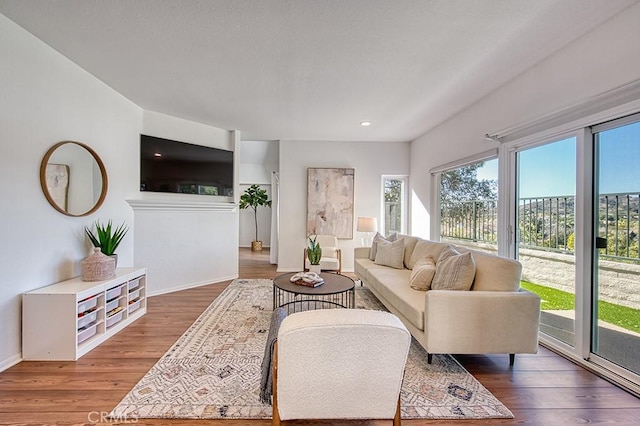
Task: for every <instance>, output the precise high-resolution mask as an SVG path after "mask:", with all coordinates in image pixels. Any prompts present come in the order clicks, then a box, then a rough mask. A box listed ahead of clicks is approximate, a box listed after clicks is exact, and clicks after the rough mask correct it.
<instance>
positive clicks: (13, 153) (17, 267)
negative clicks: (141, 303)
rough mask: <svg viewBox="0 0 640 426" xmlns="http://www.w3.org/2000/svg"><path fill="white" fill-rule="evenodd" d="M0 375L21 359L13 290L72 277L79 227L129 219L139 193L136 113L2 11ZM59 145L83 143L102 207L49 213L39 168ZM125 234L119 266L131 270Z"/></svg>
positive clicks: (85, 246) (82, 252)
mask: <svg viewBox="0 0 640 426" xmlns="http://www.w3.org/2000/svg"><path fill="white" fill-rule="evenodd" d="M0 57H1V58H2V60H1V61H0V99H2V100H1V101H0V193H1V194H2V202H1V204H0V212H1V218H2V220H1V221H0V235H2V244H1V245H0V270H1V271H2V278H1V280H0V371H1V370H2V369H4V368H6V367H8V366H9V365H11V364H12V363H14V362H17V361H19V360H20V353H21V337H20V336H21V317H20V315H21V309H20V306H21V294H22V293H24V292H27V291H30V290H33V289H36V288H39V287H42V286H45V285H48V284H52V283H55V282H58V281H61V280H64V279H68V278H71V277H74V276H78V275H80V261H81V260H82V259H83V258H85V257H86V256H87V255H88V254H89V248H90V246H89V243H88V241H87V240H86V237H85V235H84V227H85V226H89V225H91V224H92V223H93V222H94V221H95V220H96V219H100V220H102V221H106V220H108V219H113V221H114V222H115V223H121V222H126V223H128V224H132V223H133V212H132V210H131V208H130V207H129V206H128V205H127V203H126V202H125V199H127V198H130V197H131V196H133V195H134V194H135V193H136V191H137V189H138V188H137V187H138V184H137V175H136V170H137V167H138V142H137V141H138V138H139V133H140V129H141V127H142V110H141V109H140V108H139V107H138V106H136V105H134V104H133V103H132V102H130V101H128V100H127V99H125V98H124V97H123V96H121V95H120V94H118V93H116V92H115V91H113V90H112V89H111V88H109V87H108V86H107V85H105V84H104V83H102V82H101V81H99V80H97V79H96V78H95V77H93V76H92V75H90V74H89V73H87V72H85V71H84V70H82V69H81V68H79V67H78V66H77V65H75V64H73V63H72V62H70V61H69V60H68V59H66V58H65V57H63V56H62V55H60V54H59V53H57V52H55V51H54V50H52V49H51V48H50V47H48V46H47V45H45V44H44V43H42V42H41V41H39V40H38V39H36V38H35V37H33V36H32V35H31V34H29V33H28V32H26V31H25V30H23V29H22V28H20V27H19V26H17V25H15V24H14V23H13V22H11V21H10V20H8V19H7V18H6V17H5V16H3V15H0ZM63 140H75V141H80V142H84V143H86V144H88V145H89V146H91V147H92V148H93V149H94V150H95V151H96V152H97V153H98V155H99V156H100V157H101V158H102V160H103V162H104V164H105V167H106V169H107V173H108V178H109V192H108V194H107V197H106V199H105V202H104V205H103V207H102V208H100V209H99V210H98V211H97V212H96V213H95V214H93V215H91V216H87V217H81V218H75V217H67V216H64V215H62V214H60V213H58V212H57V211H56V210H54V209H53V207H51V206H50V205H49V204H48V202H47V200H46V199H45V197H44V195H43V194H42V191H41V189H40V183H39V176H38V171H39V167H40V161H41V160H42V157H43V156H44V154H45V152H46V151H47V149H49V148H50V147H51V146H52V145H53V144H54V143H56V142H59V141H63ZM133 239H134V232H133V230H131V231H130V233H129V234H128V235H127V236H126V237H125V238H124V240H123V242H122V244H121V246H120V247H119V249H118V256H119V260H118V264H119V265H120V266H132V265H133Z"/></svg>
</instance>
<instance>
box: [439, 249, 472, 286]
mask: <svg viewBox="0 0 640 426" xmlns="http://www.w3.org/2000/svg"><path fill="white" fill-rule="evenodd" d="M455 253H457V252H455V250H453V249H444V250H443V252H442V254H441V255H440V257H439V258H438V262H437V263H436V275H435V276H434V277H433V281H432V283H431V289H432V290H469V289H471V285H472V284H473V279H474V277H475V274H476V264H475V262H474V260H473V257H472V256H471V253H463V254H455Z"/></svg>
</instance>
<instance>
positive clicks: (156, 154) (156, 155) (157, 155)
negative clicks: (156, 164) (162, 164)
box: [153, 152, 162, 157]
mask: <svg viewBox="0 0 640 426" xmlns="http://www.w3.org/2000/svg"><path fill="white" fill-rule="evenodd" d="M153 156H154V157H162V154H160V153H159V152H156V153H155V154H153Z"/></svg>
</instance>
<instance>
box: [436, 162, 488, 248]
mask: <svg viewBox="0 0 640 426" xmlns="http://www.w3.org/2000/svg"><path fill="white" fill-rule="evenodd" d="M497 204H498V159H497V158H496V159H491V160H487V161H479V162H475V163H473V164H469V165H465V166H463V167H457V168H454V169H449V170H446V171H443V172H442V173H441V174H440V200H439V205H440V240H442V241H450V242H452V243H455V244H458V245H466V246H470V247H473V248H476V249H480V250H486V251H490V252H495V251H496V250H497V241H498V238H497V232H498V227H497V221H498V212H497Z"/></svg>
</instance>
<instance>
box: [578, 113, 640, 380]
mask: <svg viewBox="0 0 640 426" xmlns="http://www.w3.org/2000/svg"><path fill="white" fill-rule="evenodd" d="M638 122H640V112H639V113H635V114H631V115H628V116H624V117H620V118H617V119H614V120H611V121H607V122H603V123H601V124H597V125H594V126H592V127H590V128H589V134H590V136H591V155H592V157H591V164H593V167H591V169H592V171H593V174H592V176H591V179H592V182H593V184H592V191H591V194H592V200H594V199H595V197H596V195H598V194H599V188H598V183H597V181H598V178H599V164H598V156H599V152H598V150H599V147H597V146H596V145H597V144H596V140H595V134H596V133H599V132H603V131H606V130H611V129H615V128H618V127H623V126H625V125H628V124H633V123H638ZM597 219H598V203H595V202H594V203H593V204H592V209H591V229H590V231H591V233H592V234H591V235H592V241H593V243H592V245H591V252H592V279H593V281H592V282H593V287H592V291H591V292H590V293H591V294H590V295H591V299H592V300H593V302H592V303H594V304H595V303H596V297H595V296H594V295H593V293H595V291H597V289H596V280H597V279H598V270H597V269H598V265H597V263H596V262H595V261H594V259H595V256H597V255H598V254H597V249H596V246H595V237H596V236H597V235H598V221H597ZM592 309H593V313H594V315H593V316H592V317H591V318H590V319H591V321H592V322H591V324H590V327H589V329H588V330H587V331H586V332H587V334H588V336H587V337H586V338H588V339H589V340H588V342H589V347H588V348H587V350H588V353H587V354H586V357H585V358H584V359H586V360H588V361H590V362H592V363H593V364H595V365H596V366H598V367H602V368H604V369H606V370H609V371H611V372H613V373H615V374H617V375H618V376H620V377H621V378H622V379H623V380H625V381H628V383H627V384H626V386H627V387H632V388H634V389H635V390H636V392H638V389H640V385H638V384H637V382H638V375H636V374H634V373H632V372H630V371H628V370H627V369H625V368H623V367H621V366H619V365H617V364H615V363H613V362H611V361H609V360H607V359H606V358H603V357H601V356H599V355H597V354H596V353H594V352H591V342H592V339H594V334H595V333H596V331H595V329H596V328H597V327H598V315H597V310H596V308H595V306H593V305H592Z"/></svg>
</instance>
